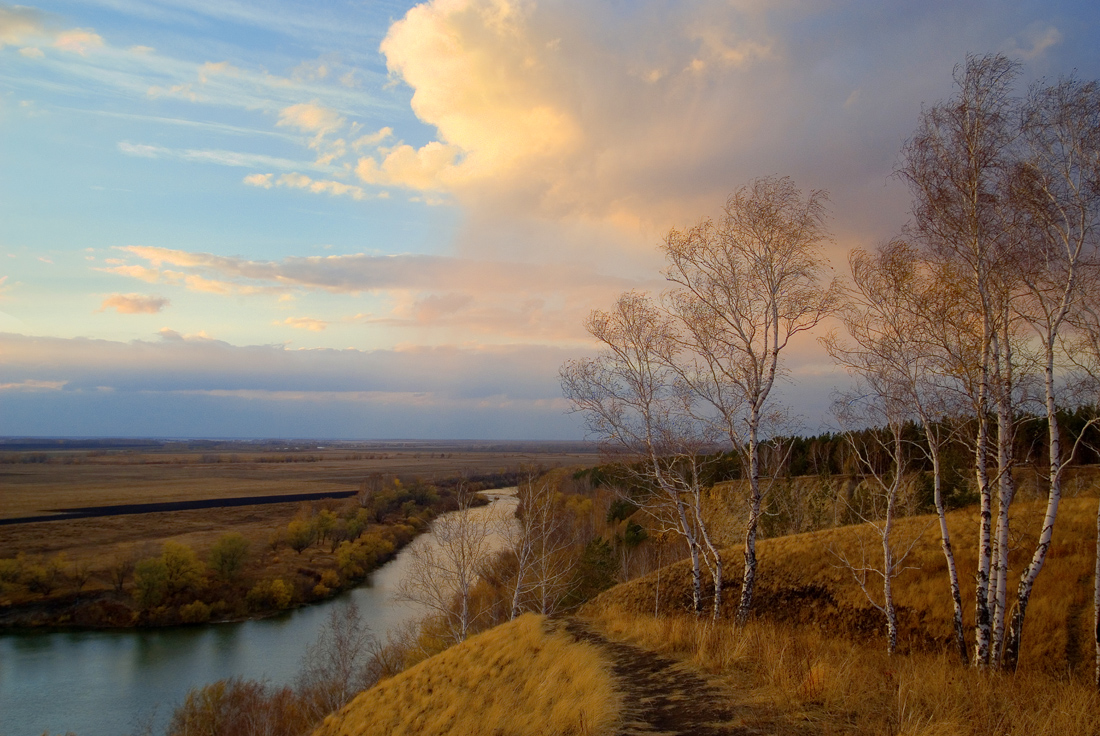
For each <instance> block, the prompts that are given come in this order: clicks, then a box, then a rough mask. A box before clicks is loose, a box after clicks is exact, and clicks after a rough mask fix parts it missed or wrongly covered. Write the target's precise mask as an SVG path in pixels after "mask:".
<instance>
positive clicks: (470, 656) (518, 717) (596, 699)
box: [315, 614, 621, 736]
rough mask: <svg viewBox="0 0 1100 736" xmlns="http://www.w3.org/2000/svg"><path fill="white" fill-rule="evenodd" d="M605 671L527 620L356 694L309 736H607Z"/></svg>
mask: <svg viewBox="0 0 1100 736" xmlns="http://www.w3.org/2000/svg"><path fill="white" fill-rule="evenodd" d="M609 670H610V666H609V664H608V663H607V662H605V661H604V660H603V658H602V656H601V654H600V652H599V650H598V649H596V648H595V647H593V646H591V645H589V644H585V643H582V642H578V641H576V640H574V639H573V637H571V636H570V635H569V634H567V633H565V632H564V631H563V630H562V628H561V626H560V625H559V624H555V623H554V622H550V621H548V620H547V619H545V618H544V617H541V616H536V615H534V614H527V615H524V616H522V617H520V618H518V619H516V620H515V621H512V622H510V623H507V624H504V625H501V626H498V627H497V628H495V629H492V630H490V631H487V632H485V633H483V634H480V635H478V636H475V637H473V638H472V639H469V640H467V641H465V642H463V643H461V644H458V645H457V646H454V647H452V648H450V649H448V650H446V651H445V652H442V653H441V654H438V655H436V656H434V657H431V658H429V659H426V660H424V661H423V662H420V663H419V664H418V665H416V666H415V667H412V668H411V669H408V670H406V671H405V672H403V673H401V674H399V675H397V676H396V677H393V678H391V679H389V680H385V681H383V682H381V683H380V684H378V685H376V686H375V687H373V688H371V689H370V690H367V691H366V692H364V693H361V694H360V695H359V696H358V697H356V698H355V699H354V700H353V701H351V703H349V704H348V705H347V706H345V707H344V708H343V709H342V710H340V711H339V712H337V713H336V714H334V715H331V716H329V717H327V718H326V719H325V721H324V723H323V724H322V725H321V727H320V728H319V729H318V730H317V731H316V732H315V736H352V735H354V736H370V735H371V734H387V735H389V734H392V735H393V736H401V735H402V734H410V735H411V734H426V735H429V736H436V735H440V736H441V735H442V734H454V735H456V736H457V735H459V734H479V735H480V734H485V735H486V736H493V735H499V736H525V735H526V734H530V735H531V736H554V735H557V734H561V735H563V736H564V735H565V734H576V735H577V736H583V735H586V734H607V733H612V732H613V730H614V727H615V726H616V725H617V723H618V720H619V713H620V710H621V699H620V696H619V695H618V694H617V693H616V690H615V686H614V682H613V679H612V677H611V675H610V674H609Z"/></svg>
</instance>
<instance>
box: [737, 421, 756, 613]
mask: <svg viewBox="0 0 1100 736" xmlns="http://www.w3.org/2000/svg"><path fill="white" fill-rule="evenodd" d="M753 414H754V417H753V419H754V420H755V419H756V417H755V414H756V412H755V411H754V412H753ZM759 524H760V447H759V444H758V442H757V437H756V425H755V423H754V424H752V425H751V426H750V428H749V519H748V523H747V524H746V527H745V551H744V557H745V571H744V574H743V575H742V578H741V600H740V601H739V602H738V605H737V619H736V620H737V623H738V624H739V625H740V624H744V623H745V622H747V621H748V620H749V616H750V615H751V613H752V596H753V593H754V592H755V587H756V530H757V527H758V526H759Z"/></svg>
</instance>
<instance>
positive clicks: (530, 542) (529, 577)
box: [506, 478, 576, 619]
mask: <svg viewBox="0 0 1100 736" xmlns="http://www.w3.org/2000/svg"><path fill="white" fill-rule="evenodd" d="M516 495H517V496H518V500H519V504H518V506H517V508H516V518H515V519H508V520H507V521H508V526H509V527H510V529H509V531H508V533H507V535H506V536H507V538H508V540H509V546H510V547H511V549H512V551H513V554H515V557H516V577H515V579H514V580H513V582H512V602H511V613H510V616H509V617H510V618H512V619H514V618H516V617H517V616H519V615H520V613H522V612H523V611H524V610H532V611H537V612H538V613H541V614H542V615H544V616H550V615H552V614H553V613H554V612H555V611H556V610H557V608H558V605H559V604H560V602H561V600H562V598H564V597H565V596H566V594H568V593H569V591H570V589H571V588H572V586H573V583H574V580H573V578H574V568H575V567H576V559H575V555H573V554H572V552H573V546H574V539H573V530H572V529H571V528H570V524H569V518H568V517H567V516H566V515H565V513H564V512H563V510H562V508H561V504H560V501H559V496H558V494H557V493H556V492H555V489H554V487H553V485H552V484H551V483H550V481H549V480H548V479H546V478H526V479H524V480H523V481H522V482H521V483H520V485H519V487H518V489H517V494H516Z"/></svg>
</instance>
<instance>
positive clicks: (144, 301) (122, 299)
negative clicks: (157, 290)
mask: <svg viewBox="0 0 1100 736" xmlns="http://www.w3.org/2000/svg"><path fill="white" fill-rule="evenodd" d="M168 303H169V302H168V300H167V299H165V298H164V297H161V296H146V295H144V294H111V295H110V296H109V297H107V298H106V299H104V300H103V303H102V304H100V305H99V309H98V310H97V311H99V312H105V311H107V310H108V309H114V310H115V311H117V312H118V313H119V314H156V313H157V312H160V311H162V310H163V309H164V308H165V307H166V306H168Z"/></svg>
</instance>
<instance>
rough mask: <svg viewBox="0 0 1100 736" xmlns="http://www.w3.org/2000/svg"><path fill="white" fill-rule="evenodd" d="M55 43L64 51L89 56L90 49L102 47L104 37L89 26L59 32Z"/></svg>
mask: <svg viewBox="0 0 1100 736" xmlns="http://www.w3.org/2000/svg"><path fill="white" fill-rule="evenodd" d="M53 45H54V47H55V48H59V49H61V50H62V51H68V52H70V53H74V54H80V55H81V56H87V55H88V52H89V51H91V50H93V49H98V48H102V46H103V37H102V36H100V35H99V34H98V33H95V32H94V31H91V30H89V29H87V28H73V29H72V30H68V31H62V32H61V33H59V34H57V38H55V39H54V42H53Z"/></svg>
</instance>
